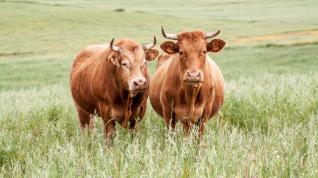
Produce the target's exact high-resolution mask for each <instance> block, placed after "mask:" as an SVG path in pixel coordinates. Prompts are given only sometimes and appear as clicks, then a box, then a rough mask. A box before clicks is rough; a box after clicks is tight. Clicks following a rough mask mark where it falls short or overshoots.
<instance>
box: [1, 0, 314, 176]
mask: <svg viewBox="0 0 318 178" xmlns="http://www.w3.org/2000/svg"><path fill="white" fill-rule="evenodd" d="M317 7H318V1H316V0H304V1H296V0H277V1H274V0H268V1H261V0H247V1H245V0H225V1H209V0H202V1H195V0H185V1H172V0H161V1H149V0H136V1H115V0H107V1H96V0H95V1H75V0H70V1H60V0H57V1H48V0H21V1H20V0H0V17H1V18H0V177H318V13H317ZM161 25H163V26H164V27H165V29H166V31H167V32H171V33H175V32H179V31H186V30H194V29H202V30H205V31H214V30H217V29H221V34H220V35H219V36H218V38H222V39H223V40H225V41H226V42H227V46H226V47H225V49H224V50H223V51H222V52H220V53H217V54H210V56H211V57H212V58H213V59H214V60H215V61H216V63H217V64H218V65H219V66H220V68H221V70H222V72H223V74H224V78H225V83H226V88H225V90H226V93H225V103H224V106H223V108H222V110H221V112H220V113H219V114H218V116H217V117H214V118H213V119H211V120H210V121H209V122H208V124H207V128H206V134H205V135H204V137H203V138H202V140H201V142H200V143H198V141H197V140H196V139H195V138H194V137H193V136H190V137H189V138H185V137H184V136H183V134H182V128H181V126H180V125H178V126H177V131H176V133H174V134H168V133H167V131H166V129H165V126H164V123H163V120H162V119H161V118H160V117H159V116H158V115H156V114H155V112H154V111H153V110H152V108H151V106H150V105H148V106H149V107H148V111H147V114H146V116H145V118H144V120H143V121H142V122H141V123H140V124H139V125H138V132H137V134H136V135H135V137H132V136H131V134H130V133H129V132H128V131H127V130H124V129H122V128H121V127H120V126H118V127H117V128H118V133H117V137H116V138H115V140H114V144H113V146H106V144H105V140H104V135H103V129H102V122H101V119H100V118H95V122H96V127H95V128H94V130H93V132H92V133H91V134H90V135H88V134H87V133H85V132H82V131H81V130H80V127H79V122H78V119H77V114H76V111H75V108H74V104H73V101H72V98H71V95H70V90H69V85H68V79H69V71H70V65H71V63H72V60H73V58H74V57H75V56H76V54H77V53H78V52H79V50H80V49H82V48H84V47H85V46H86V45H88V44H94V43H107V42H109V41H110V40H111V39H112V38H113V37H115V38H116V39H119V38H132V39H134V40H136V41H138V42H141V43H146V42H150V41H151V40H152V36H153V35H156V37H157V39H158V43H159V44H160V43H161V42H163V41H164V38H163V37H162V36H161V34H160V26H161ZM158 46H159V45H157V48H158V49H159V47H158ZM155 65H156V62H152V63H151V64H150V65H149V67H150V71H151V72H153V71H154V67H155Z"/></svg>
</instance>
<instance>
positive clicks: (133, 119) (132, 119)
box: [129, 118, 136, 132]
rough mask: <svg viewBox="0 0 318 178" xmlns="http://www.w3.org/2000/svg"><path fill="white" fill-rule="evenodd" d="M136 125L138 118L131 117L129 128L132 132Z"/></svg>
mask: <svg viewBox="0 0 318 178" xmlns="http://www.w3.org/2000/svg"><path fill="white" fill-rule="evenodd" d="M135 126H136V119H135V118H131V119H130V120H129V130H131V131H132V132H134V130H135Z"/></svg>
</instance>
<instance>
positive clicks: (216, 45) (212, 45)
mask: <svg viewBox="0 0 318 178" xmlns="http://www.w3.org/2000/svg"><path fill="white" fill-rule="evenodd" d="M224 46H225V41H223V40H221V39H214V40H212V41H211V42H209V43H208V44H207V51H211V52H219V51H220V50H221V49H222V48H223V47H224Z"/></svg>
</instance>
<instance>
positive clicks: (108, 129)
mask: <svg viewBox="0 0 318 178" xmlns="http://www.w3.org/2000/svg"><path fill="white" fill-rule="evenodd" d="M100 114H101V116H102V118H103V122H104V133H105V138H106V139H107V140H112V139H113V138H114V137H115V136H116V127H115V119H114V118H112V117H111V109H110V107H109V106H106V105H104V104H100Z"/></svg>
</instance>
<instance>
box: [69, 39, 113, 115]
mask: <svg viewBox="0 0 318 178" xmlns="http://www.w3.org/2000/svg"><path fill="white" fill-rule="evenodd" d="M106 49H107V45H90V46H88V47H86V48H85V49H84V50H82V51H81V52H80V53H79V54H78V55H77V57H76V58H75V60H74V62H73V65H72V70H71V75H70V85H71V92H72V96H73V99H74V101H75V103H76V105H77V106H79V107H81V108H82V109H84V110H85V111H87V112H90V113H92V112H94V109H95V106H96V101H95V98H94V96H93V95H92V93H91V80H92V77H93V74H94V71H95V68H96V66H97V64H98V62H99V60H100V58H101V56H102V54H103V52H104V51H105V50H106Z"/></svg>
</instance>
